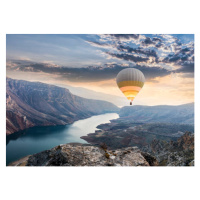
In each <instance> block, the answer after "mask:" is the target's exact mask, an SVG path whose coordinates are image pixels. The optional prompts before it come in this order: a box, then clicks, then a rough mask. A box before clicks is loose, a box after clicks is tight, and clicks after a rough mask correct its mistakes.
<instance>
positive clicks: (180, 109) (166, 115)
mask: <svg viewBox="0 0 200 200" xmlns="http://www.w3.org/2000/svg"><path fill="white" fill-rule="evenodd" d="M119 115H120V117H121V118H124V119H128V120H130V119H131V120H133V121H134V122H142V123H149V122H156V123H158V122H164V123H181V124H194V103H189V104H183V105H179V106H167V105H160V106H125V107H123V108H121V109H120V113H119Z"/></svg>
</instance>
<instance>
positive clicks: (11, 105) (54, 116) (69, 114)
mask: <svg viewBox="0 0 200 200" xmlns="http://www.w3.org/2000/svg"><path fill="white" fill-rule="evenodd" d="M118 111H119V108H118V107H117V106H115V105H113V104H112V103H110V102H106V101H100V100H92V99H86V98H82V97H78V96H76V95H73V94H72V93H71V92H70V91H69V90H68V89H65V88H61V87H57V86H54V85H48V84H44V83H40V82H28V81H22V80H14V79H11V78H7V79H6V134H11V133H14V132H16V131H19V130H23V129H25V128H29V127H33V126H47V125H65V124H69V123H72V122H74V121H75V120H79V119H83V118H87V117H90V116H92V115H98V114H103V113H109V112H118Z"/></svg>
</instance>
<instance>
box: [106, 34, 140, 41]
mask: <svg viewBox="0 0 200 200" xmlns="http://www.w3.org/2000/svg"><path fill="white" fill-rule="evenodd" d="M110 36H112V37H115V38H117V39H119V40H131V39H134V40H138V39H139V37H140V35H139V34H110Z"/></svg>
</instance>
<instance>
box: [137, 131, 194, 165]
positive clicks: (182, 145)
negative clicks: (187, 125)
mask: <svg viewBox="0 0 200 200" xmlns="http://www.w3.org/2000/svg"><path fill="white" fill-rule="evenodd" d="M141 149H142V151H144V152H148V153H149V154H151V155H153V156H155V157H156V159H157V161H158V163H159V165H160V166H194V134H193V133H191V132H186V133H185V134H184V135H183V136H181V137H179V138H178V139H177V140H176V141H170V142H166V141H163V140H156V139H155V140H153V141H152V142H151V143H150V144H149V145H147V146H144V147H143V148H141Z"/></svg>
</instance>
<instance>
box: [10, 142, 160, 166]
mask: <svg viewBox="0 0 200 200" xmlns="http://www.w3.org/2000/svg"><path fill="white" fill-rule="evenodd" d="M143 155H144V154H142V153H141V152H140V150H139V149H138V148H137V147H128V148H123V149H117V150H107V149H104V148H101V147H97V146H91V145H83V144H79V143H70V144H64V145H59V146H57V147H54V148H52V149H50V150H47V151H43V152H41V153H37V154H34V155H32V156H27V157H25V158H23V159H20V160H19V161H16V162H14V163H11V164H10V166H150V165H156V162H157V161H156V159H155V158H154V157H152V156H151V155H147V154H146V155H144V156H143ZM145 157H146V158H147V157H148V159H147V160H149V161H150V163H148V161H147V160H146V159H145Z"/></svg>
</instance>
